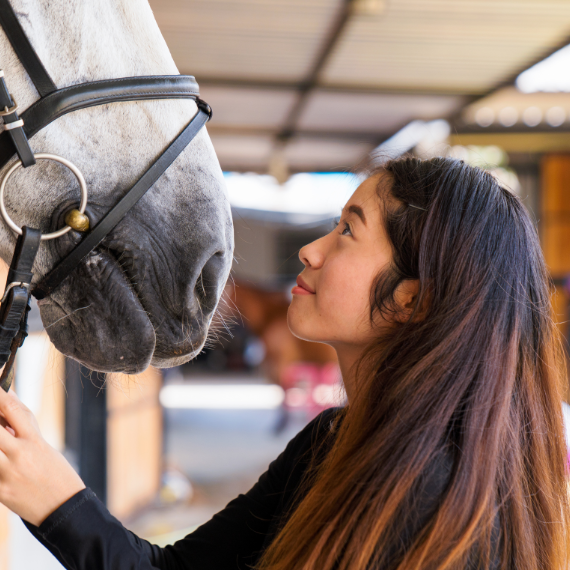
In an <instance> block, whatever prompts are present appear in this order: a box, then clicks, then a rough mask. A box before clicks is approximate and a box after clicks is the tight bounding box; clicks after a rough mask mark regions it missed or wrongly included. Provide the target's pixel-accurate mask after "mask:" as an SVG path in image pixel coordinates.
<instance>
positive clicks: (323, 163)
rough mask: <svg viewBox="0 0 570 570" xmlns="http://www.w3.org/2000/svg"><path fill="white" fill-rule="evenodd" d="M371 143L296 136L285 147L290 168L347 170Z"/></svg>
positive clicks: (363, 156) (370, 147) (364, 153)
mask: <svg viewBox="0 0 570 570" xmlns="http://www.w3.org/2000/svg"><path fill="white" fill-rule="evenodd" d="M372 148H373V147H372V145H370V144H366V143H353V142H344V141H336V140H323V139H314V138H310V137H302V136H299V137H296V138H295V139H293V140H292V141H291V142H290V143H289V144H288V145H287V148H286V149H285V157H286V158H287V161H288V164H289V166H290V168H291V169H292V170H339V171H344V170H349V169H351V168H352V167H353V166H354V165H355V164H357V163H358V162H360V161H361V160H363V159H364V158H365V157H366V156H367V155H368V153H369V152H370V151H371V150H372Z"/></svg>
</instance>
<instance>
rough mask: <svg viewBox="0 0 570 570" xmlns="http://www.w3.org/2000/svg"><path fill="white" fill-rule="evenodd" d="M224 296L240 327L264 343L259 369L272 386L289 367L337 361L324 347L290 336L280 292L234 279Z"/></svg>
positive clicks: (284, 300)
mask: <svg viewBox="0 0 570 570" xmlns="http://www.w3.org/2000/svg"><path fill="white" fill-rule="evenodd" d="M225 297H226V300H227V304H228V305H229V307H230V310H231V308H232V307H234V308H235V309H237V310H238V311H239V312H240V313H241V317H242V318H243V322H244V324H245V325H246V326H247V327H248V328H249V329H250V330H251V332H252V333H253V334H254V335H255V336H257V337H258V338H259V339H261V341H262V342H263V343H264V345H265V359H264V361H263V363H262V367H263V369H264V372H265V373H266V374H267V377H268V378H269V379H270V380H271V381H272V382H274V383H275V384H279V385H281V384H282V379H283V373H284V371H285V369H286V368H287V367H288V366H289V365H291V364H295V363H298V362H305V363H312V364H317V365H325V364H329V363H336V362H337V358H336V352H335V351H334V349H333V348H331V347H330V346H328V345H327V344H321V343H315V342H307V341H306V340H301V339H299V338H297V337H296V336H294V335H293V334H292V333H291V331H290V330H289V327H288V325H287V309H288V307H289V299H288V298H287V295H286V293H284V292H283V291H275V290H267V289H263V288H262V287H260V286H257V285H254V284H253V283H251V282H249V281H242V280H235V281H234V283H233V284H228V285H227V286H226V291H225Z"/></svg>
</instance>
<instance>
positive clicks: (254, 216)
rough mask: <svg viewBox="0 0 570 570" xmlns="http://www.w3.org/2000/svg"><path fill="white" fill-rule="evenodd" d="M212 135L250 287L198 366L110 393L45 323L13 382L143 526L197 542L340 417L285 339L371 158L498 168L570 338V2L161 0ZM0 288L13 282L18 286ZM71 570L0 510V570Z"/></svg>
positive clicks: (237, 296) (309, 355)
mask: <svg viewBox="0 0 570 570" xmlns="http://www.w3.org/2000/svg"><path fill="white" fill-rule="evenodd" d="M150 3H151V6H152V8H153V10H154V13H155V16H156V19H157V21H158V24H159V26H160V28H161V30H162V32H163V34H164V37H165V39H166V42H167V44H168V46H169V47H170V50H171V52H172V54H173V56H174V59H175V61H176V63H177V65H178V68H179V70H180V72H181V73H188V74H192V75H195V76H196V78H197V80H198V82H199V84H200V89H201V93H202V97H203V98H204V99H205V100H206V101H208V103H210V104H211V106H212V107H213V109H214V115H213V119H212V121H211V122H210V123H209V124H208V131H209V133H210V136H211V138H212V142H213V144H214V147H215V149H216V152H217V154H218V157H219V160H220V163H221V166H222V169H223V170H224V172H225V177H226V182H227V186H228V192H229V198H230V201H231V205H232V211H233V216H234V224H235V237H236V249H235V263H234V267H233V272H232V279H231V281H230V283H229V284H228V287H227V291H226V294H225V297H224V301H223V302H222V303H221V305H220V311H219V315H218V317H217V319H216V324H215V326H214V327H213V330H212V334H211V340H210V341H209V343H208V346H207V347H206V348H205V349H204V351H203V352H202V354H200V356H199V357H198V358H197V359H196V360H195V361H193V362H191V363H189V364H187V365H185V366H182V367H179V368H175V369H169V370H162V371H158V370H153V369H151V370H148V371H147V372H146V373H144V374H142V375H141V376H138V377H125V376H120V375H113V376H109V377H106V378H105V377H104V376H102V375H98V374H95V373H92V372H91V371H89V370H87V369H85V368H83V367H81V366H79V365H77V364H76V363H74V362H71V361H65V359H64V358H63V357H62V356H61V355H59V354H58V353H57V352H56V351H55V350H54V349H53V347H52V346H51V345H50V343H49V341H48V340H47V336H46V335H45V332H43V331H42V326H41V322H40V321H39V320H38V318H37V313H35V317H36V319H35V320H34V321H33V325H32V328H33V330H34V334H33V335H32V336H31V337H30V338H29V339H28V340H27V341H26V344H25V345H24V347H23V349H22V351H21V353H20V354H19V357H18V358H19V360H18V368H17V378H16V387H17V390H18V392H19V394H20V397H21V398H22V399H23V400H24V401H25V402H26V403H27V405H28V406H29V407H30V408H31V409H32V410H33V411H34V412H35V413H36V414H37V416H38V418H39V421H40V424H41V426H42V430H43V433H44V435H45V436H46V438H47V439H48V441H50V443H52V445H54V446H55V447H57V448H58V449H61V450H62V451H63V452H64V453H65V454H66V456H67V457H68V458H69V460H70V461H71V462H72V464H73V465H74V466H75V467H76V469H77V470H78V472H79V473H80V475H81V476H82V477H83V479H84V480H85V481H86V483H87V485H89V486H90V487H91V488H93V489H94V490H95V492H96V493H97V495H98V496H99V497H100V498H101V499H102V500H104V501H105V502H106V503H107V505H108V507H109V508H110V510H111V512H112V513H113V514H114V515H115V516H117V517H118V518H119V519H120V520H121V521H123V522H124V523H125V524H126V525H127V526H128V527H129V528H131V529H132V530H133V531H135V532H137V533H138V534H140V535H141V536H143V537H145V538H148V539H150V540H152V541H154V542H156V543H158V544H167V543H169V542H172V541H174V540H176V539H178V538H181V537H183V536H184V535H185V534H187V533H188V532H190V531H191V530H192V529H193V528H195V527H196V526H197V525H199V524H201V523H202V522H205V521H206V520H208V519H209V518H210V517H211V515H212V514H213V513H214V512H216V511H217V510H219V509H221V508H223V506H224V505H225V504H226V503H227V502H228V501H229V500H231V499H232V498H233V497H235V496H236V495H237V494H238V493H240V492H244V491H246V490H247V489H248V488H249V487H250V486H251V485H252V484H253V483H254V482H255V481H256V479H257V477H258V476H259V475H260V474H261V473H262V472H263V471H264V470H265V469H266V468H267V465H268V463H269V462H270V461H271V460H272V459H274V458H275V457H276V456H277V455H278V454H279V453H280V452H281V451H282V450H283V448H284V447H285V445H286V443H287V441H289V440H290V439H291V438H292V437H293V436H294V434H295V433H296V432H297V431H298V430H300V429H301V428H302V427H303V426H304V425H305V424H306V423H307V422H308V421H309V420H310V419H312V418H313V417H314V416H315V415H316V414H318V413H319V412H320V411H321V410H323V409H325V408H327V407H330V406H335V405H342V404H343V401H344V394H343V391H342V387H341V385H340V378H339V372H338V368H337V365H336V362H335V356H334V352H333V351H332V350H331V349H329V348H328V347H326V346H324V345H311V344H308V343H305V342H302V341H299V340H297V339H295V338H294V337H293V336H292V335H291V334H290V333H289V332H288V329H287V326H286V312H287V306H288V303H289V300H290V296H289V295H290V294H289V291H290V289H291V286H292V284H293V282H294V279H295V277H296V276H297V274H298V273H299V272H300V271H301V269H302V264H301V263H300V262H299V260H298V251H299V249H300V247H301V246H302V245H304V244H306V243H308V242H310V241H312V240H314V239H316V238H318V237H320V236H322V235H323V234H325V233H327V232H328V231H330V229H331V227H332V220H333V219H334V218H335V217H336V216H338V214H339V213H340V209H341V208H342V206H343V204H344V202H345V201H346V200H347V199H348V197H349V196H350V194H351V193H352V192H353V191H354V189H355V188H356V186H357V185H358V183H359V177H358V166H359V165H360V164H362V163H363V162H365V161H367V160H368V159H369V158H370V156H376V157H383V158H386V157H396V156H399V155H401V154H402V153H406V152H412V153H414V154H416V155H418V156H421V157H429V156H435V155H451V156H455V157H458V158H461V159H463V160H465V161H467V162H469V163H471V164H476V165H479V166H482V167H483V168H486V169H489V170H490V171H492V172H493V173H494V174H495V175H496V176H497V177H498V178H499V179H500V180H501V181H502V182H503V184H505V185H506V186H507V187H508V188H510V189H511V190H512V191H513V192H514V193H516V194H517V195H519V196H520V197H521V198H522V200H523V201H524V203H525V204H526V206H527V207H528V209H529V210H530V211H531V213H532V214H533V217H534V218H535V220H536V223H537V225H538V229H539V233H540V237H541V240H542V245H543V249H544V254H545V257H546V261H547V264H548V266H549V268H550V271H551V275H552V278H553V280H554V283H555V285H556V293H555V295H554V297H553V303H554V307H555V313H556V315H555V318H556V321H557V322H558V324H559V327H560V328H561V330H562V332H563V333H564V335H565V337H566V338H568V329H567V321H568V302H569V298H570V253H569V251H568V244H569V243H570V190H569V186H570V46H568V47H567V44H570V2H568V0H352V1H346V0H287V1H285V0H160V1H159V0H151V2H150ZM2 282H3V281H2ZM16 568H18V569H19V570H22V569H24V570H26V569H28V568H30V569H31V568H42V569H50V568H54V569H55V568H61V567H60V566H59V565H58V564H57V563H56V562H55V560H54V559H53V558H51V556H50V555H49V554H47V553H46V551H44V550H43V548H42V547H41V546H39V545H38V544H37V543H35V542H34V540H33V539H32V538H31V536H30V535H29V534H28V533H27V531H26V530H25V529H24V528H23V526H22V524H21V523H20V522H19V520H18V519H17V517H15V516H13V515H10V514H9V513H8V512H7V511H6V510H1V509H0V570H8V569H9V570H12V569H16Z"/></svg>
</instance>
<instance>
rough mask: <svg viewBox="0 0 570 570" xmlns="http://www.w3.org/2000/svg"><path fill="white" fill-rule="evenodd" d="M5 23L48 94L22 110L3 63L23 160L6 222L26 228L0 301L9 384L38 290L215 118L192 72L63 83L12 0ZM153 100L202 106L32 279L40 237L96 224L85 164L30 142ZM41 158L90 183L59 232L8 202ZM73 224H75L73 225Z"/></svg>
mask: <svg viewBox="0 0 570 570" xmlns="http://www.w3.org/2000/svg"><path fill="white" fill-rule="evenodd" d="M0 26H1V27H2V29H3V30H4V33H5V34H6V36H7V37H8V40H9V41H10V43H11V45H12V47H13V49H14V51H15V52H16V55H17V56H18V58H19V60H20V62H21V63H22V65H23V66H24V69H25V70H26V72H27V73H28V75H29V77H30V79H31V80H32V83H33V84H34V85H35V87H36V89H37V91H38V93H39V94H40V99H39V100H38V101H36V102H35V103H34V104H33V105H31V106H30V107H29V108H28V109H26V110H25V111H23V112H22V114H21V115H19V114H18V104H17V102H16V101H15V100H14V98H13V97H12V96H11V95H10V92H9V90H8V87H7V85H6V82H5V80H4V73H3V71H2V70H0V109H3V110H0V116H1V117H2V119H3V120H4V123H3V124H0V128H3V131H2V132H1V133H0V169H1V168H3V167H4V166H6V165H7V164H8V162H9V161H10V160H11V158H12V157H13V156H14V155H17V156H18V159H19V160H16V162H14V164H13V166H12V167H11V168H10V169H9V170H8V171H7V172H6V174H5V175H4V177H3V179H2V181H1V183H0V212H1V214H2V217H3V218H4V220H5V222H6V223H7V224H8V225H9V226H10V228H11V229H12V230H13V231H14V232H15V233H16V234H18V238H17V241H16V248H15V250H14V255H13V257H12V262H11V263H10V271H9V273H8V279H7V281H6V289H5V293H4V297H3V298H2V300H1V305H0V366H3V365H4V364H5V366H4V370H3V372H2V375H1V376H0V386H1V387H2V388H3V389H4V390H5V391H8V390H9V389H10V385H11V384H12V380H13V364H14V360H15V357H16V351H17V350H18V348H19V347H20V346H22V344H23V342H24V340H25V338H26V336H27V334H28V333H27V317H28V313H29V311H30V301H31V295H33V296H34V297H36V298H37V299H43V298H45V297H46V296H48V295H50V294H51V293H52V292H53V291H54V290H55V289H57V287H58V286H59V285H60V284H61V283H62V281H63V280H64V279H66V278H67V277H68V276H69V275H70V274H71V273H72V272H73V270H74V269H75V268H76V267H77V266H78V265H79V264H80V263H81V261H82V260H83V259H84V258H85V257H86V256H87V255H89V253H91V252H92V251H93V250H94V249H95V248H96V247H97V246H98V245H99V244H100V243H101V241H103V239H104V238H105V237H106V236H107V235H108V234H109V233H110V232H111V231H112V230H113V228H114V227H115V226H116V225H117V224H118V223H119V222H120V221H121V220H122V219H123V217H124V216H125V215H126V214H127V212H128V211H129V210H130V209H131V208H132V207H133V206H134V205H135V204H136V203H137V202H138V201H139V200H140V199H141V198H142V197H143V196H144V195H145V193H146V192H147V191H148V190H149V189H150V188H151V187H152V185H153V184H154V183H155V182H156V181H157V180H158V179H159V178H160V176H161V175H162V174H164V172H165V171H166V169H167V168H168V167H169V166H170V165H171V164H172V163H173V162H174V160H175V159H176V157H177V156H178V155H179V154H180V153H181V152H182V151H183V150H184V149H185V148H186V147H187V146H188V144H189V143H190V142H191V141H192V140H193V139H194V137H195V136H196V135H197V134H198V133H199V132H200V130H201V128H202V127H203V126H204V125H205V124H206V122H208V121H209V120H210V118H211V117H212V109H211V108H210V106H209V105H208V104H207V103H205V102H204V101H202V100H201V99H200V96H199V89H198V84H197V83H196V81H195V79H194V77H192V76H191V75H157V76H142V77H124V78H120V79H106V80H103V81H91V82H88V83H81V84H79V85H73V86H71V87H65V88H63V89H57V87H56V85H55V84H54V82H53V81H52V79H51V77H50V76H49V74H48V72H47V71H46V69H45V67H44V66H43V64H42V62H41V60H40V58H39V57H38V55H37V53H36V52H35V50H34V48H33V47H32V45H31V43H30V41H29V39H28V37H27V36H26V34H25V32H24V30H23V28H22V26H21V25H20V23H19V21H18V18H17V17H16V15H15V13H14V11H13V9H12V6H11V5H10V2H9V0H0ZM152 99H193V100H194V101H195V102H196V104H197V106H198V111H197V113H196V114H195V115H194V117H193V118H192V119H191V121H190V122H189V123H188V124H187V125H186V127H185V128H184V129H183V130H182V132H181V133H180V134H179V135H178V136H177V137H176V138H175V139H174V140H173V141H172V143H170V145H169V146H168V148H167V149H166V150H165V151H164V152H163V153H162V154H161V155H160V156H159V157H158V158H157V159H156V160H155V162H154V163H153V164H152V165H151V166H150V168H148V170H147V171H146V172H145V173H144V174H143V175H142V176H141V177H140V178H139V179H138V181H137V182H136V183H135V184H134V186H133V187H132V188H131V189H130V190H129V191H128V192H127V193H126V194H125V195H124V196H123V197H122V198H121V199H120V200H119V201H118V202H117V204H116V205H115V206H114V207H113V208H111V210H110V211H109V212H107V214H106V215H105V216H104V217H103V218H101V220H99V222H98V223H97V224H96V225H95V226H94V227H93V228H92V229H89V230H88V231H87V232H86V233H85V235H84V237H83V238H82V239H81V241H80V242H79V243H78V244H77V245H76V246H75V247H74V248H73V249H72V250H71V252H69V253H68V254H67V255H66V256H65V257H64V258H63V259H62V260H61V261H60V262H59V263H58V264H57V265H56V266H55V267H54V268H53V269H52V270H51V271H50V272H49V273H48V274H47V275H45V276H44V277H43V279H42V280H41V281H39V282H38V283H36V284H33V285H32V278H33V273H32V267H33V264H34V260H35V258H36V254H37V252H38V249H39V245H40V242H41V241H42V240H44V241H45V240H46V239H53V238H56V237H60V236H61V235H63V234H65V233H67V232H68V231H70V230H71V229H74V230H76V231H82V230H85V229H86V228H88V227H89V225H88V219H87V218H86V216H85V215H84V211H85V207H86V205H87V189H86V187H85V181H84V180H83V176H82V175H81V172H80V171H79V169H77V167H75V166H74V165H73V164H72V163H70V162H69V161H67V160H66V159H64V158H62V157H59V156H56V155H52V154H46V153H41V154H34V153H33V151H32V149H31V147H30V143H29V139H30V138H32V137H33V136H34V135H35V134H36V133H37V132H39V131H40V130H41V129H43V128H44V127H46V126H47V125H49V124H50V123H51V122H52V121H55V120H56V119H58V118H59V117H61V116H63V115H65V114H67V113H71V112H73V111H78V110H79V109H86V108H88V107H93V106H97V105H104V104H107V103H116V102H122V101H148V100H152ZM36 159H44V160H56V161H57V162H60V163H62V164H64V165H66V166H67V167H68V168H70V169H71V170H72V172H73V173H74V174H75V176H76V178H77V179H78V181H79V184H80V187H81V190H82V200H81V205H80V207H79V209H78V210H72V212H71V214H75V215H76V219H77V218H78V219H80V221H81V220H82V222H83V224H84V225H83V226H82V225H81V224H80V223H79V224H78V223H74V222H73V221H72V219H73V218H70V217H69V216H66V223H67V225H66V226H64V227H63V228H61V229H60V230H58V231H56V232H52V233H51V234H44V235H42V234H41V232H40V231H39V230H37V229H33V228H28V227H26V226H24V227H22V228H19V227H18V226H17V225H16V224H15V223H14V222H13V221H12V220H11V219H10V217H9V215H8V213H7V212H6V208H5V206H4V200H3V197H4V189H5V186H6V183H7V181H8V178H9V177H10V175H11V174H12V173H13V172H14V171H15V170H17V169H18V168H28V167H30V166H32V165H34V164H36ZM70 224H71V225H70Z"/></svg>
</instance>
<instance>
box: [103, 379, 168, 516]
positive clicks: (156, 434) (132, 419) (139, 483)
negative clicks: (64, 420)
mask: <svg viewBox="0 0 570 570" xmlns="http://www.w3.org/2000/svg"><path fill="white" fill-rule="evenodd" d="M161 386H162V374H161V373H160V372H159V371H158V370H156V369H154V368H148V369H147V370H146V371H145V372H143V373H142V374H139V375H138V376H126V375H124V374H108V375H107V413H108V419H107V433H108V436H107V442H108V450H107V462H108V463H107V465H108V467H107V469H108V471H107V473H108V475H107V489H108V495H107V497H108V507H109V510H110V511H111V512H112V513H113V515H115V516H116V517H117V518H119V519H120V518H125V517H127V516H129V515H131V514H132V513H133V512H135V511H136V510H138V509H140V508H141V507H144V506H146V505H147V504H148V503H149V502H150V501H151V500H152V499H154V498H155V497H156V495H157V494H158V491H159V490H160V478H161V473H162V431H163V426H162V408H161V406H160V402H159V399H158V395H159V392H160V388H161Z"/></svg>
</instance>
